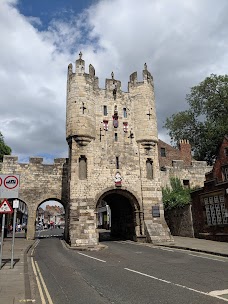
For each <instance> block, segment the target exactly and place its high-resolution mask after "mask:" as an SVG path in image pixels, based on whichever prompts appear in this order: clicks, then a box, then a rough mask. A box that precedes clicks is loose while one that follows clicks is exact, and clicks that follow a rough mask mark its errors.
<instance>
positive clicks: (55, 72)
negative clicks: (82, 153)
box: [0, 0, 228, 160]
mask: <svg viewBox="0 0 228 304" xmlns="http://www.w3.org/2000/svg"><path fill="white" fill-rule="evenodd" d="M16 4H17V1H16V0H14V1H13V0H11V1H10V0H3V1H1V2H0V35H1V41H2V46H3V47H1V48H0V65H1V70H0V85H1V121H0V122H1V128H0V130H1V132H2V133H3V135H4V137H5V141H6V143H7V144H8V145H9V146H11V147H12V149H13V154H15V155H19V156H20V158H21V159H26V157H28V156H37V155H38V156H39V155H42V156H44V157H45V158H46V159H47V160H49V159H50V158H51V157H50V156H51V155H52V156H53V157H59V156H67V144H66V141H65V108H66V103H65V102H66V97H65V94H66V92H65V88H66V70H67V66H68V64H69V63H70V62H74V61H75V59H76V58H78V53H79V51H80V50H81V51H82V52H83V59H85V61H86V69H87V70H88V65H89V63H91V64H93V66H94V67H95V69H96V75H97V76H98V77H99V79H100V86H101V87H104V82H105V78H108V77H110V74H111V72H112V71H114V73H115V78H116V79H119V80H121V81H122V88H123V89H124V90H127V82H128V80H129V75H130V74H131V73H132V72H134V71H138V74H139V78H140V75H141V71H142V69H143V65H144V63H145V62H146V63H147V66H148V69H149V70H150V71H151V73H152V74H153V76H154V82H155V93H156V107H157V118H158V126H159V136H160V138H161V139H163V140H168V137H167V135H166V130H164V129H162V126H163V124H164V121H165V119H166V117H168V116H171V115H172V114H173V113H174V112H178V111H181V110H184V109H186V108H187V104H186V102H185V96H186V94H187V93H189V91H190V88H191V87H192V86H194V85H197V84H198V83H199V82H200V81H202V80H203V79H204V78H205V77H207V76H208V75H209V74H211V73H217V74H225V73H226V72H227V71H226V67H227V65H228V64H227V62H228V52H227V49H228V42H227V36H228V24H227V23H228V21H227V16H226V12H227V11H228V2H227V1H226V0H220V1H219V2H215V1H213V0H201V1H198V0H192V1H181V0H173V1H169V0H163V1H158V0H141V1H138V0H125V1H122V0H112V1H111V0H103V1H97V2H96V3H95V4H94V5H92V6H90V7H87V8H86V9H85V10H84V11H83V12H80V14H78V13H77V12H75V13H73V12H72V11H71V13H70V14H69V19H68V20H67V21H66V19H61V14H60V15H59V16H58V15H56V16H55V17H54V19H52V21H51V22H50V24H49V25H48V27H47V28H46V29H45V30H42V31H41V30H39V25H41V24H42V18H41V16H36V15H34V16H23V15H22V14H20V12H19V11H18V10H17V6H16ZM63 9H64V8H63Z"/></svg>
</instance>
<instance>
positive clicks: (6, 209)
mask: <svg viewBox="0 0 228 304" xmlns="http://www.w3.org/2000/svg"><path fill="white" fill-rule="evenodd" d="M0 213H13V208H12V207H11V205H10V203H9V202H8V201H7V199H4V200H3V202H2V203H1V205H0Z"/></svg>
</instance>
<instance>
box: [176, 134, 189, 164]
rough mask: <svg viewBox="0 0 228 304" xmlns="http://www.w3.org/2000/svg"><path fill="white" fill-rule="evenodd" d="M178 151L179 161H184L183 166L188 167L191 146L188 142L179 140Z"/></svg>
mask: <svg viewBox="0 0 228 304" xmlns="http://www.w3.org/2000/svg"><path fill="white" fill-rule="evenodd" d="M179 150H180V156H181V159H182V160H183V161H184V164H185V165H187V166H189V165H191V161H192V153H191V145H190V143H189V141H188V140H186V139H181V140H180V141H179Z"/></svg>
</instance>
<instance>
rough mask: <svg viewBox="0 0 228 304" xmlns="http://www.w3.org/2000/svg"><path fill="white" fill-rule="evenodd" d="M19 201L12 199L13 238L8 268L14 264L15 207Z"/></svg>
mask: <svg viewBox="0 0 228 304" xmlns="http://www.w3.org/2000/svg"><path fill="white" fill-rule="evenodd" d="M18 204H19V201H18V200H14V201H13V207H14V214H13V239H12V249H11V263H10V268H11V269H12V268H13V266H14V263H13V256H14V241H15V230H16V218H17V208H18Z"/></svg>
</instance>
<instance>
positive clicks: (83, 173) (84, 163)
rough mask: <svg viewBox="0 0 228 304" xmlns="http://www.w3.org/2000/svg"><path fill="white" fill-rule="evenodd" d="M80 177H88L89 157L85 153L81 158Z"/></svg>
mask: <svg viewBox="0 0 228 304" xmlns="http://www.w3.org/2000/svg"><path fill="white" fill-rule="evenodd" d="M79 179H87V158H86V157H85V156H84V155H81V156H80V158H79Z"/></svg>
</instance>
